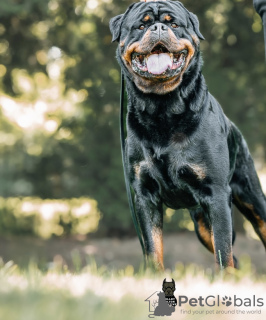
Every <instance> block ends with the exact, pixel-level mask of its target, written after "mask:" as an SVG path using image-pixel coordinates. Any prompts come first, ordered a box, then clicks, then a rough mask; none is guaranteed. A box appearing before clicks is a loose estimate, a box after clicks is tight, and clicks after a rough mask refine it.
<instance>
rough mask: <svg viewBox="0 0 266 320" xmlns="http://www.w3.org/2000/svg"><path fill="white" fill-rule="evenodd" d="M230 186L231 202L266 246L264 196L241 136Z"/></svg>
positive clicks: (265, 200) (265, 205)
mask: <svg viewBox="0 0 266 320" xmlns="http://www.w3.org/2000/svg"><path fill="white" fill-rule="evenodd" d="M230 186H231V189H232V192H233V193H232V195H233V203H234V204H235V206H236V207H237V208H238V209H239V211H240V212H241V213H242V214H243V215H244V216H245V217H246V218H247V219H248V220H249V221H250V222H251V224H252V225H253V227H254V230H255V232H256V233H257V234H258V236H259V237H260V239H261V241H262V243H263V244H264V246H265V248H266V198H265V195H264V194H263V191H262V188H261V185H260V181H259V178H258V176H257V173H256V170H255V167H254V163H253V160H252V158H251V156H250V154H249V151H248V148H247V146H246V143H245V141H244V139H243V138H242V137H241V140H240V144H239V151H238V155H237V158H236V166H235V171H234V174H233V177H232V180H231V183H230Z"/></svg>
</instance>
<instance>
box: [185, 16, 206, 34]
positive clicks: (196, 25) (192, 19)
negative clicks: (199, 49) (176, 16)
mask: <svg viewBox="0 0 266 320" xmlns="http://www.w3.org/2000/svg"><path fill="white" fill-rule="evenodd" d="M188 13H189V20H190V22H191V23H192V25H193V29H194V31H195V32H196V35H197V36H198V37H199V39H201V40H205V38H204V37H203V35H202V34H201V33H200V31H199V20H198V18H197V16H196V15H195V14H194V13H192V12H189V11H188Z"/></svg>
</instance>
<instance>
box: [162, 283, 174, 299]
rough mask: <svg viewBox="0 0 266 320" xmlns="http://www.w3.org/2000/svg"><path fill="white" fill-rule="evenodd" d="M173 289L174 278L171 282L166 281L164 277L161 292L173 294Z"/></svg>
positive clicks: (168, 294)
mask: <svg viewBox="0 0 266 320" xmlns="http://www.w3.org/2000/svg"><path fill="white" fill-rule="evenodd" d="M174 291H175V280H174V279H172V281H171V282H167V281H166V279H164V281H163V292H164V293H165V295H166V296H173V295H174Z"/></svg>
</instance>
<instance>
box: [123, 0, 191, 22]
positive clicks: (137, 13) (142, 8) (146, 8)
mask: <svg viewBox="0 0 266 320" xmlns="http://www.w3.org/2000/svg"><path fill="white" fill-rule="evenodd" d="M147 14H150V15H152V16H153V17H154V18H155V19H159V17H160V16H161V15H163V14H169V15H171V16H172V17H174V18H176V19H178V20H179V21H180V22H181V23H182V24H183V25H187V20H188V13H187V10H186V9H185V7H184V6H183V5H182V4H181V3H180V2H178V1H157V2H147V3H146V2H139V3H135V5H134V6H132V8H131V10H130V11H129V13H128V15H127V17H126V21H125V22H126V23H132V22H134V21H136V20H141V19H143V18H144V17H145V16H146V15H147Z"/></svg>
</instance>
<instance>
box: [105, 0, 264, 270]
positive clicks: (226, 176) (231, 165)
mask: <svg viewBox="0 0 266 320" xmlns="http://www.w3.org/2000/svg"><path fill="white" fill-rule="evenodd" d="M147 12H148V13H149V14H151V15H152V16H153V17H154V20H152V21H151V22H150V23H152V24H155V23H158V21H159V22H160V23H162V21H161V20H159V19H160V18H159V17H160V14H161V13H162V12H166V13H169V14H170V15H171V16H174V18H175V19H176V21H178V23H179V24H180V28H178V29H177V30H174V29H173V32H174V34H175V36H176V39H177V40H178V41H179V39H187V40H189V41H190V43H192V44H193V47H194V49H195V52H194V55H193V57H192V59H191V60H190V62H189V65H188V67H187V68H186V70H185V72H184V74H183V78H182V81H181V83H180V84H179V85H178V86H177V87H176V88H175V89H174V90H170V91H169V92H165V94H162V93H160V94H156V92H152V93H144V92H143V91H142V90H141V89H139V87H138V85H136V81H135V75H134V72H132V71H131V70H130V68H129V67H128V66H127V65H126V63H125V60H124V59H123V55H124V54H125V52H126V50H127V48H129V46H130V45H131V44H132V43H134V42H137V41H140V40H141V39H142V37H143V36H144V34H145V32H147V30H148V28H149V25H148V26H147V27H146V26H145V30H143V32H142V31H140V30H139V29H138V25H140V24H141V23H143V20H142V18H143V16H144V15H145V14H147ZM165 24H166V22H165ZM167 26H168V27H169V28H170V26H169V25H167ZM110 29H111V32H112V34H113V39H114V40H118V41H122V40H123V41H124V43H123V44H120V45H119V46H118V49H117V59H118V62H119V64H120V66H121V68H122V71H123V73H124V75H125V77H126V84H127V94H128V114H127V132H128V136H127V141H126V158H127V166H128V172H129V176H130V182H131V185H132V186H133V189H134V191H135V206H136V211H137V216H138V220H139V223H140V226H141V229H142V233H143V237H144V244H145V251H146V258H147V260H148V261H149V262H151V263H152V264H153V265H155V267H156V268H163V262H162V259H161V258H160V257H159V256H160V254H162V249H161V248H159V247H160V245H158V237H159V238H160V235H161V230H162V227H163V204H166V205H167V206H168V207H170V208H173V209H180V208H188V209H189V211H190V213H191V217H192V219H193V221H194V224H195V229H196V233H197V235H198V237H199V239H200V241H201V242H202V243H203V244H204V245H205V246H206V247H207V248H208V249H209V250H210V251H212V252H214V253H215V257H216V262H217V264H218V265H220V264H222V266H223V267H227V266H233V265H234V263H233V255H232V243H233V239H234V235H233V227H232V216H231V204H232V201H233V203H234V204H235V205H236V206H237V207H238V208H239V210H240V211H241V212H242V213H243V214H244V215H245V216H246V217H247V219H249V221H250V222H251V223H252V224H253V226H254V229H255V231H256V232H257V234H258V235H259V237H260V238H261V240H262V242H263V244H264V246H266V199H265V196H264V194H263V192H262V190H261V186H260V183H259V180H258V177H257V174H256V171H255V169H254V164H253V161H252V158H251V156H250V153H249V151H248V147H247V145H246V142H245V140H244V138H243V137H242V135H241V133H240V132H239V130H238V129H237V128H236V126H235V125H234V124H233V123H232V122H231V121H230V120H228V118H227V117H226V116H225V115H224V113H223V110H222V108H221V106H220V105H219V103H218V102H217V101H216V100H215V98H214V97H213V96H212V95H211V94H210V93H209V92H208V89H207V86H206V84H205V80H204V77H203V75H202V73H201V67H202V59H201V55H200V51H199V43H196V42H195V38H194V39H193V37H192V35H193V34H194V35H196V36H197V37H198V39H203V36H202V35H201V33H200V31H199V23H198V19H197V17H196V16H195V15H194V14H191V13H190V12H189V11H188V10H187V9H185V8H184V7H183V5H182V4H181V3H179V2H177V1H166V2H164V1H159V2H149V3H136V4H133V5H131V6H130V8H129V9H128V10H127V12H126V13H125V14H124V15H120V16H118V17H115V18H113V19H112V20H111V22H110ZM158 252H159V253H158ZM234 260H235V258H234Z"/></svg>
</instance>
